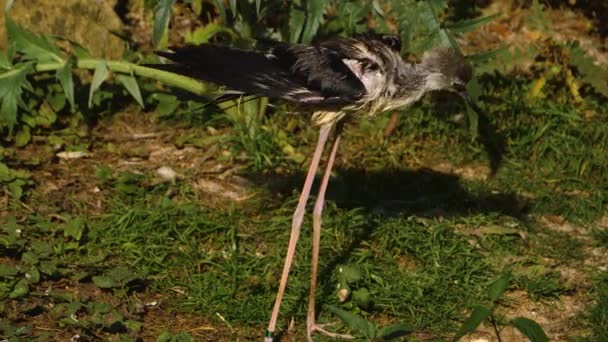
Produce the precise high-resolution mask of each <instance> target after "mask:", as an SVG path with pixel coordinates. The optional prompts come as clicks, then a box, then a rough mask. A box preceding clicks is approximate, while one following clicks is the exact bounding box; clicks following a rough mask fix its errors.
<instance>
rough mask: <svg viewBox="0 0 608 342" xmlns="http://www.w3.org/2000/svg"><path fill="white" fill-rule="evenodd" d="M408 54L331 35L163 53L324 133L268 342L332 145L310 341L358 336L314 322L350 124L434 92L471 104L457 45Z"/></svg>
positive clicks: (324, 181)
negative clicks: (334, 181)
mask: <svg viewBox="0 0 608 342" xmlns="http://www.w3.org/2000/svg"><path fill="white" fill-rule="evenodd" d="M401 49H402V43H401V39H400V38H399V36H398V35H395V34H381V33H367V34H361V35H357V36H351V37H332V38H328V39H324V40H321V41H319V42H315V43H313V44H310V45H305V44H289V43H284V42H276V41H272V42H268V41H266V42H262V43H261V44H260V46H259V47H257V48H255V49H239V48H235V47H229V46H222V45H215V44H203V45H199V46H185V47H179V48H171V49H170V51H157V54H158V55H160V56H162V57H164V58H166V59H168V60H170V61H172V62H173V63H167V64H155V65H154V66H153V67H155V68H158V69H162V70H165V71H170V72H174V73H177V74H181V75H185V76H189V77H192V78H195V79H199V80H202V81H206V82H211V83H215V84H218V85H221V86H224V87H226V88H228V89H231V90H232V91H233V92H236V93H237V94H243V95H255V96H264V97H268V98H270V99H276V100H284V101H288V102H292V103H295V104H296V106H297V107H298V108H299V109H300V110H302V111H309V112H311V113H312V115H311V122H312V124H313V125H314V126H316V127H318V129H319V135H318V140H317V143H316V147H315V150H314V153H313V156H312V158H311V161H310V165H309V168H308V172H307V174H306V177H305V180H304V185H303V187H302V190H301V193H300V196H299V200H298V204H297V206H296V209H295V211H294V214H293V218H292V225H291V233H290V239H289V244H288V247H287V252H286V256H285V260H284V266H283V271H282V274H281V278H280V281H279V287H278V290H277V294H276V297H275V302H274V306H273V309H272V312H271V316H270V320H269V323H268V328H267V329H266V332H265V334H264V341H265V342H272V341H273V339H274V334H275V329H276V324H277V320H278V317H279V311H280V307H281V301H282V299H283V295H284V293H285V290H286V287H287V281H288V277H289V272H290V269H291V265H292V262H293V259H294V254H295V250H296V244H297V241H298V238H299V235H300V231H301V226H302V222H303V219H304V216H305V209H306V206H307V202H308V200H309V197H310V192H311V187H312V185H313V182H314V179H315V175H316V173H317V170H318V168H319V164H320V162H321V158H322V154H323V151H324V149H325V146H326V144H327V142H328V140H329V141H331V142H330V148H329V154H328V156H327V159H326V161H325V167H324V171H323V174H322V177H321V181H320V186H319V190H318V191H319V192H318V195H317V198H316V202H315V205H314V208H313V211H312V218H313V234H312V239H313V243H312V259H311V260H312V267H311V276H310V292H309V298H308V301H309V304H308V311H307V319H306V337H307V340H308V341H312V336H313V333H317V332H318V333H322V334H325V335H328V336H330V337H334V338H346V339H348V338H352V337H351V336H349V335H343V334H337V333H333V332H330V331H328V330H326V329H325V327H324V326H323V325H321V324H317V323H316V317H315V313H316V309H315V304H316V302H315V293H316V286H317V271H318V266H319V249H320V243H321V242H320V236H321V220H322V213H323V207H324V203H325V193H326V190H327V186H328V183H329V179H330V175H331V172H332V168H333V165H334V161H335V158H336V154H337V150H338V145H339V142H340V138H341V133H342V131H343V128H344V125H345V124H346V123H349V122H353V121H356V120H357V119H358V118H364V117H375V116H377V115H378V114H380V113H382V112H386V111H389V110H393V109H397V108H407V107H409V106H411V105H412V104H414V103H415V102H417V101H418V100H420V99H421V98H422V97H423V96H424V95H425V94H427V93H429V92H434V91H441V90H447V91H451V92H454V93H457V94H459V95H461V96H462V97H463V98H464V99H465V100H467V101H470V97H469V96H468V94H467V92H466V86H467V84H468V83H469V81H471V79H472V77H473V68H472V66H471V64H470V63H469V62H468V61H467V59H466V58H465V56H464V55H463V54H462V53H461V52H459V51H458V50H457V49H454V48H452V47H436V48H433V49H431V50H429V51H427V52H425V53H424V54H423V56H422V59H421V61H420V62H419V63H410V62H408V61H406V60H405V59H404V58H403V57H402V55H401ZM231 94H234V93H231ZM332 131H333V135H332V134H331V133H332ZM330 136H331V139H330Z"/></svg>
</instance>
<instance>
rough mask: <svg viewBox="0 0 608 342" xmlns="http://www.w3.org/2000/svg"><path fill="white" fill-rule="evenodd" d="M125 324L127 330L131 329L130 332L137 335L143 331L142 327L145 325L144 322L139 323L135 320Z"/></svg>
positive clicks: (127, 321)
mask: <svg viewBox="0 0 608 342" xmlns="http://www.w3.org/2000/svg"><path fill="white" fill-rule="evenodd" d="M124 323H125V327H126V328H127V329H129V331H131V332H135V333H137V332H139V331H140V330H141V328H142V326H143V325H144V324H143V323H142V322H139V321H136V320H133V319H129V320H126V321H125V322H124Z"/></svg>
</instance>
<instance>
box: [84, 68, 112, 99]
mask: <svg viewBox="0 0 608 342" xmlns="http://www.w3.org/2000/svg"><path fill="white" fill-rule="evenodd" d="M109 73H110V72H109V70H108V66H107V64H106V62H105V61H101V62H99V63H97V66H96V67H95V72H94V73H93V80H92V81H91V89H90V91H89V108H91V107H92V106H93V94H95V92H96V91H97V89H99V87H100V86H101V84H102V83H103V82H104V81H105V80H106V78H108V74H109Z"/></svg>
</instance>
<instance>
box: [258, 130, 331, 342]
mask: <svg viewBox="0 0 608 342" xmlns="http://www.w3.org/2000/svg"><path fill="white" fill-rule="evenodd" d="M331 128H332V126H323V127H321V129H320V131H319V140H318V141H317V147H316V148H315V153H314V155H313V157H312V160H311V162H310V166H309V168H308V174H307V175H306V181H304V187H303V188H302V193H301V194H300V199H299V200H298V206H297V207H296V210H295V212H294V213H293V220H292V223H291V236H290V237H289V245H288V247H287V255H286V256H285V265H284V266H283V273H282V274H281V282H280V283H279V290H278V291H277V297H276V299H275V302H274V307H273V309H272V315H271V316H270V322H269V323H268V330H267V331H266V335H265V337H264V342H272V339H273V333H274V329H275V327H276V324H277V319H278V317H279V309H280V308H281V301H282V300H283V294H284V292H285V287H286V286H287V278H288V276H289V269H290V268H291V263H292V262H293V257H294V254H295V252H296V243H297V242H298V237H299V236H300V227H301V226H302V221H303V219H304V212H305V209H306V202H308V197H309V196H310V189H311V187H312V183H313V181H314V179H315V173H316V172H317V168H318V166H319V161H320V160H321V155H322V154H323V148H324V147H325V143H326V142H327V137H328V136H329V132H330V131H331Z"/></svg>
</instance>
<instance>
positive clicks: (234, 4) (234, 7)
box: [228, 0, 238, 18]
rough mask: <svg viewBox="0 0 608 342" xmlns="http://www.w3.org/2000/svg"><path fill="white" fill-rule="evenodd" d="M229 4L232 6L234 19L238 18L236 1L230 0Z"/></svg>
mask: <svg viewBox="0 0 608 342" xmlns="http://www.w3.org/2000/svg"><path fill="white" fill-rule="evenodd" d="M228 4H229V5H230V11H231V12H232V17H233V18H236V15H237V14H238V10H237V8H236V0H230V1H229V2H228Z"/></svg>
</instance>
